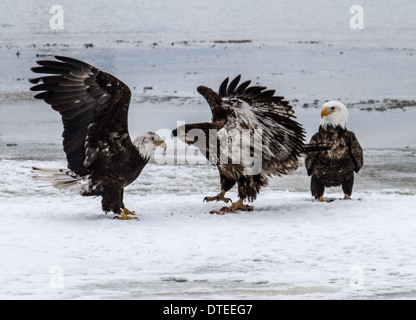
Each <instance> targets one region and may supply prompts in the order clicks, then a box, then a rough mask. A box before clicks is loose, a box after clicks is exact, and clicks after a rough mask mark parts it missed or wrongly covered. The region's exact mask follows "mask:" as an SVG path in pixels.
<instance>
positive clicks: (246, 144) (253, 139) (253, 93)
mask: <svg viewBox="0 0 416 320" xmlns="http://www.w3.org/2000/svg"><path fill="white" fill-rule="evenodd" d="M240 79H241V76H237V77H236V78H235V79H234V80H232V81H231V82H230V83H228V82H229V79H228V78H227V79H225V80H224V81H223V82H222V84H221V86H220V88H219V91H218V93H216V92H215V91H213V90H212V89H210V88H208V87H205V86H200V87H198V92H199V93H200V94H201V95H202V96H203V97H204V98H205V99H206V101H207V102H208V104H209V106H210V108H211V112H212V122H206V123H195V124H186V125H184V126H181V127H179V128H177V129H176V130H174V132H173V135H174V136H178V138H179V139H181V140H182V141H184V142H186V143H188V144H190V145H192V144H194V145H196V146H197V147H198V148H199V150H200V151H201V152H202V154H203V155H205V156H206V158H207V159H208V160H209V161H210V162H211V163H213V164H216V165H217V167H218V170H219V175H220V183H221V192H220V193H218V194H217V195H216V196H213V197H205V199H204V201H224V202H226V203H228V202H230V201H231V199H229V198H226V197H225V193H226V192H227V191H228V190H230V189H231V188H232V187H233V186H234V185H235V184H237V185H238V196H239V200H238V201H237V202H234V203H232V205H231V206H230V207H229V208H228V210H226V211H229V210H231V211H236V210H239V209H241V210H244V211H245V210H252V207H251V206H247V205H245V204H244V203H243V202H244V200H245V199H247V200H248V201H249V202H252V201H253V200H255V199H256V197H257V194H258V193H259V192H260V189H261V188H262V187H264V186H266V185H267V184H268V180H269V178H270V177H271V176H273V175H282V174H288V173H290V172H292V171H294V170H295V169H297V167H298V163H299V157H300V154H301V153H302V152H304V151H305V150H306V149H309V150H306V151H313V150H320V147H319V146H316V145H315V146H305V144H304V130H303V128H302V126H301V125H300V124H299V123H298V122H296V121H295V120H294V118H295V116H294V115H293V114H294V111H293V109H292V107H291V106H290V105H289V103H288V102H287V101H285V100H283V99H284V98H283V97H280V96H275V95H274V93H275V91H274V90H266V87H260V86H252V87H250V86H249V85H250V83H251V81H246V82H243V83H241V84H240ZM195 130H199V131H202V133H203V134H201V135H200V136H204V137H205V140H203V141H201V140H200V138H199V136H198V138H196V136H195ZM243 131H247V132H248V133H250V135H249V137H248V136H244V133H243ZM213 135H214V136H213ZM208 137H210V138H208ZM212 137H214V138H213V139H212ZM227 139H228V140H231V141H235V140H238V141H240V144H238V143H237V147H234V145H233V144H232V143H228V147H226V148H223V147H222V146H221V144H222V142H224V140H225V142H227ZM244 149H246V151H247V150H248V152H244ZM230 154H231V155H230ZM236 154H237V158H240V161H233V159H232V156H234V155H236ZM256 154H257V158H256V157H255V155H256ZM221 159H223V160H224V159H225V160H226V161H221ZM256 160H257V164H259V165H260V167H259V166H257V165H256ZM231 202H232V201H231ZM223 209H226V208H223Z"/></svg>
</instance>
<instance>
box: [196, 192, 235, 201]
mask: <svg viewBox="0 0 416 320" xmlns="http://www.w3.org/2000/svg"><path fill="white" fill-rule="evenodd" d="M224 196H225V190H222V191H221V192H220V193H219V194H217V195H216V196H213V197H205V198H204V201H203V202H205V201H206V202H211V201H217V202H218V201H224V202H225V203H228V202H231V203H233V201H232V200H231V199H230V198H225V197H224Z"/></svg>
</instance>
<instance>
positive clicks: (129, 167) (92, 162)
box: [31, 56, 165, 218]
mask: <svg viewBox="0 0 416 320" xmlns="http://www.w3.org/2000/svg"><path fill="white" fill-rule="evenodd" d="M55 58H56V59H57V60H53V61H49V60H48V61H37V63H38V64H39V65H40V66H39V67H35V68H32V71H33V72H35V73H44V74H49V75H47V76H42V77H39V78H35V79H31V82H32V83H33V84H37V85H36V86H33V87H32V88H31V90H32V91H42V92H41V93H39V94H37V95H36V96H35V98H37V99H42V100H44V101H45V102H46V103H47V104H50V105H51V106H52V108H53V109H54V110H56V111H58V112H59V113H60V114H61V117H62V123H63V127H64V131H63V149H64V151H65V154H66V159H67V162H68V169H69V170H68V171H65V170H63V171H62V173H63V174H65V175H67V176H69V177H70V178H72V179H67V180H65V179H61V180H60V181H61V182H60V183H58V184H60V186H63V185H65V184H66V185H68V186H71V185H74V184H76V183H78V182H83V183H82V185H83V188H82V190H80V191H81V193H82V195H85V196H95V195H99V196H102V209H103V211H105V212H109V211H112V212H114V213H115V214H121V215H122V217H124V218H126V213H131V212H130V211H129V210H127V209H126V208H125V206H124V203H123V191H124V188H125V187H126V186H127V185H129V184H130V183H132V182H133V181H134V180H135V179H136V178H137V177H138V176H139V175H140V173H141V171H142V170H143V168H144V166H145V165H146V163H147V162H148V160H149V157H150V152H151V150H152V149H154V148H155V147H156V146H158V145H162V144H163V142H162V141H160V138H159V137H158V136H157V135H155V134H154V133H152V132H148V133H145V134H143V135H142V136H140V137H138V138H137V139H136V140H135V141H134V142H132V141H131V139H130V135H129V132H128V110H129V104H130V97H131V92H130V89H129V88H128V87H127V85H125V84H124V83H123V82H121V81H120V80H119V79H117V78H115V77H114V76H112V75H110V74H108V73H105V72H103V71H101V70H99V69H97V68H96V67H94V66H91V65H89V64H87V63H85V62H82V61H79V60H76V59H72V58H68V57H61V56H55ZM163 146H165V145H163Z"/></svg>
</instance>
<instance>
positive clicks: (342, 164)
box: [305, 101, 364, 202]
mask: <svg viewBox="0 0 416 320" xmlns="http://www.w3.org/2000/svg"><path fill="white" fill-rule="evenodd" d="M347 121H348V110H347V108H346V107H345V105H343V104H342V103H341V102H338V101H329V102H326V103H325V104H324V105H323V107H322V112H321V125H320V127H319V131H318V132H317V133H315V134H314V135H313V137H312V139H311V141H310V143H325V144H329V145H331V146H332V147H331V149H329V150H326V151H319V152H312V153H309V154H308V155H307V156H306V159H305V166H306V170H307V172H308V175H309V176H312V178H311V192H312V195H313V196H314V197H315V199H317V200H319V201H321V202H322V201H323V194H324V190H325V187H334V186H339V185H341V186H342V190H343V191H344V194H345V197H344V199H349V198H350V196H351V193H352V188H353V185H354V172H357V173H358V171H360V169H361V168H362V166H363V162H364V159H363V149H362V148H361V146H360V143H359V142H358V140H357V138H356V137H355V134H354V133H353V132H352V131H348V130H347V128H346V124H347Z"/></svg>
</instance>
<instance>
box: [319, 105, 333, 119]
mask: <svg viewBox="0 0 416 320" xmlns="http://www.w3.org/2000/svg"><path fill="white" fill-rule="evenodd" d="M331 113H334V111H331V110H328V108H327V107H324V108H322V111H321V119H322V118H323V117H325V116H327V115H328V114H331Z"/></svg>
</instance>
